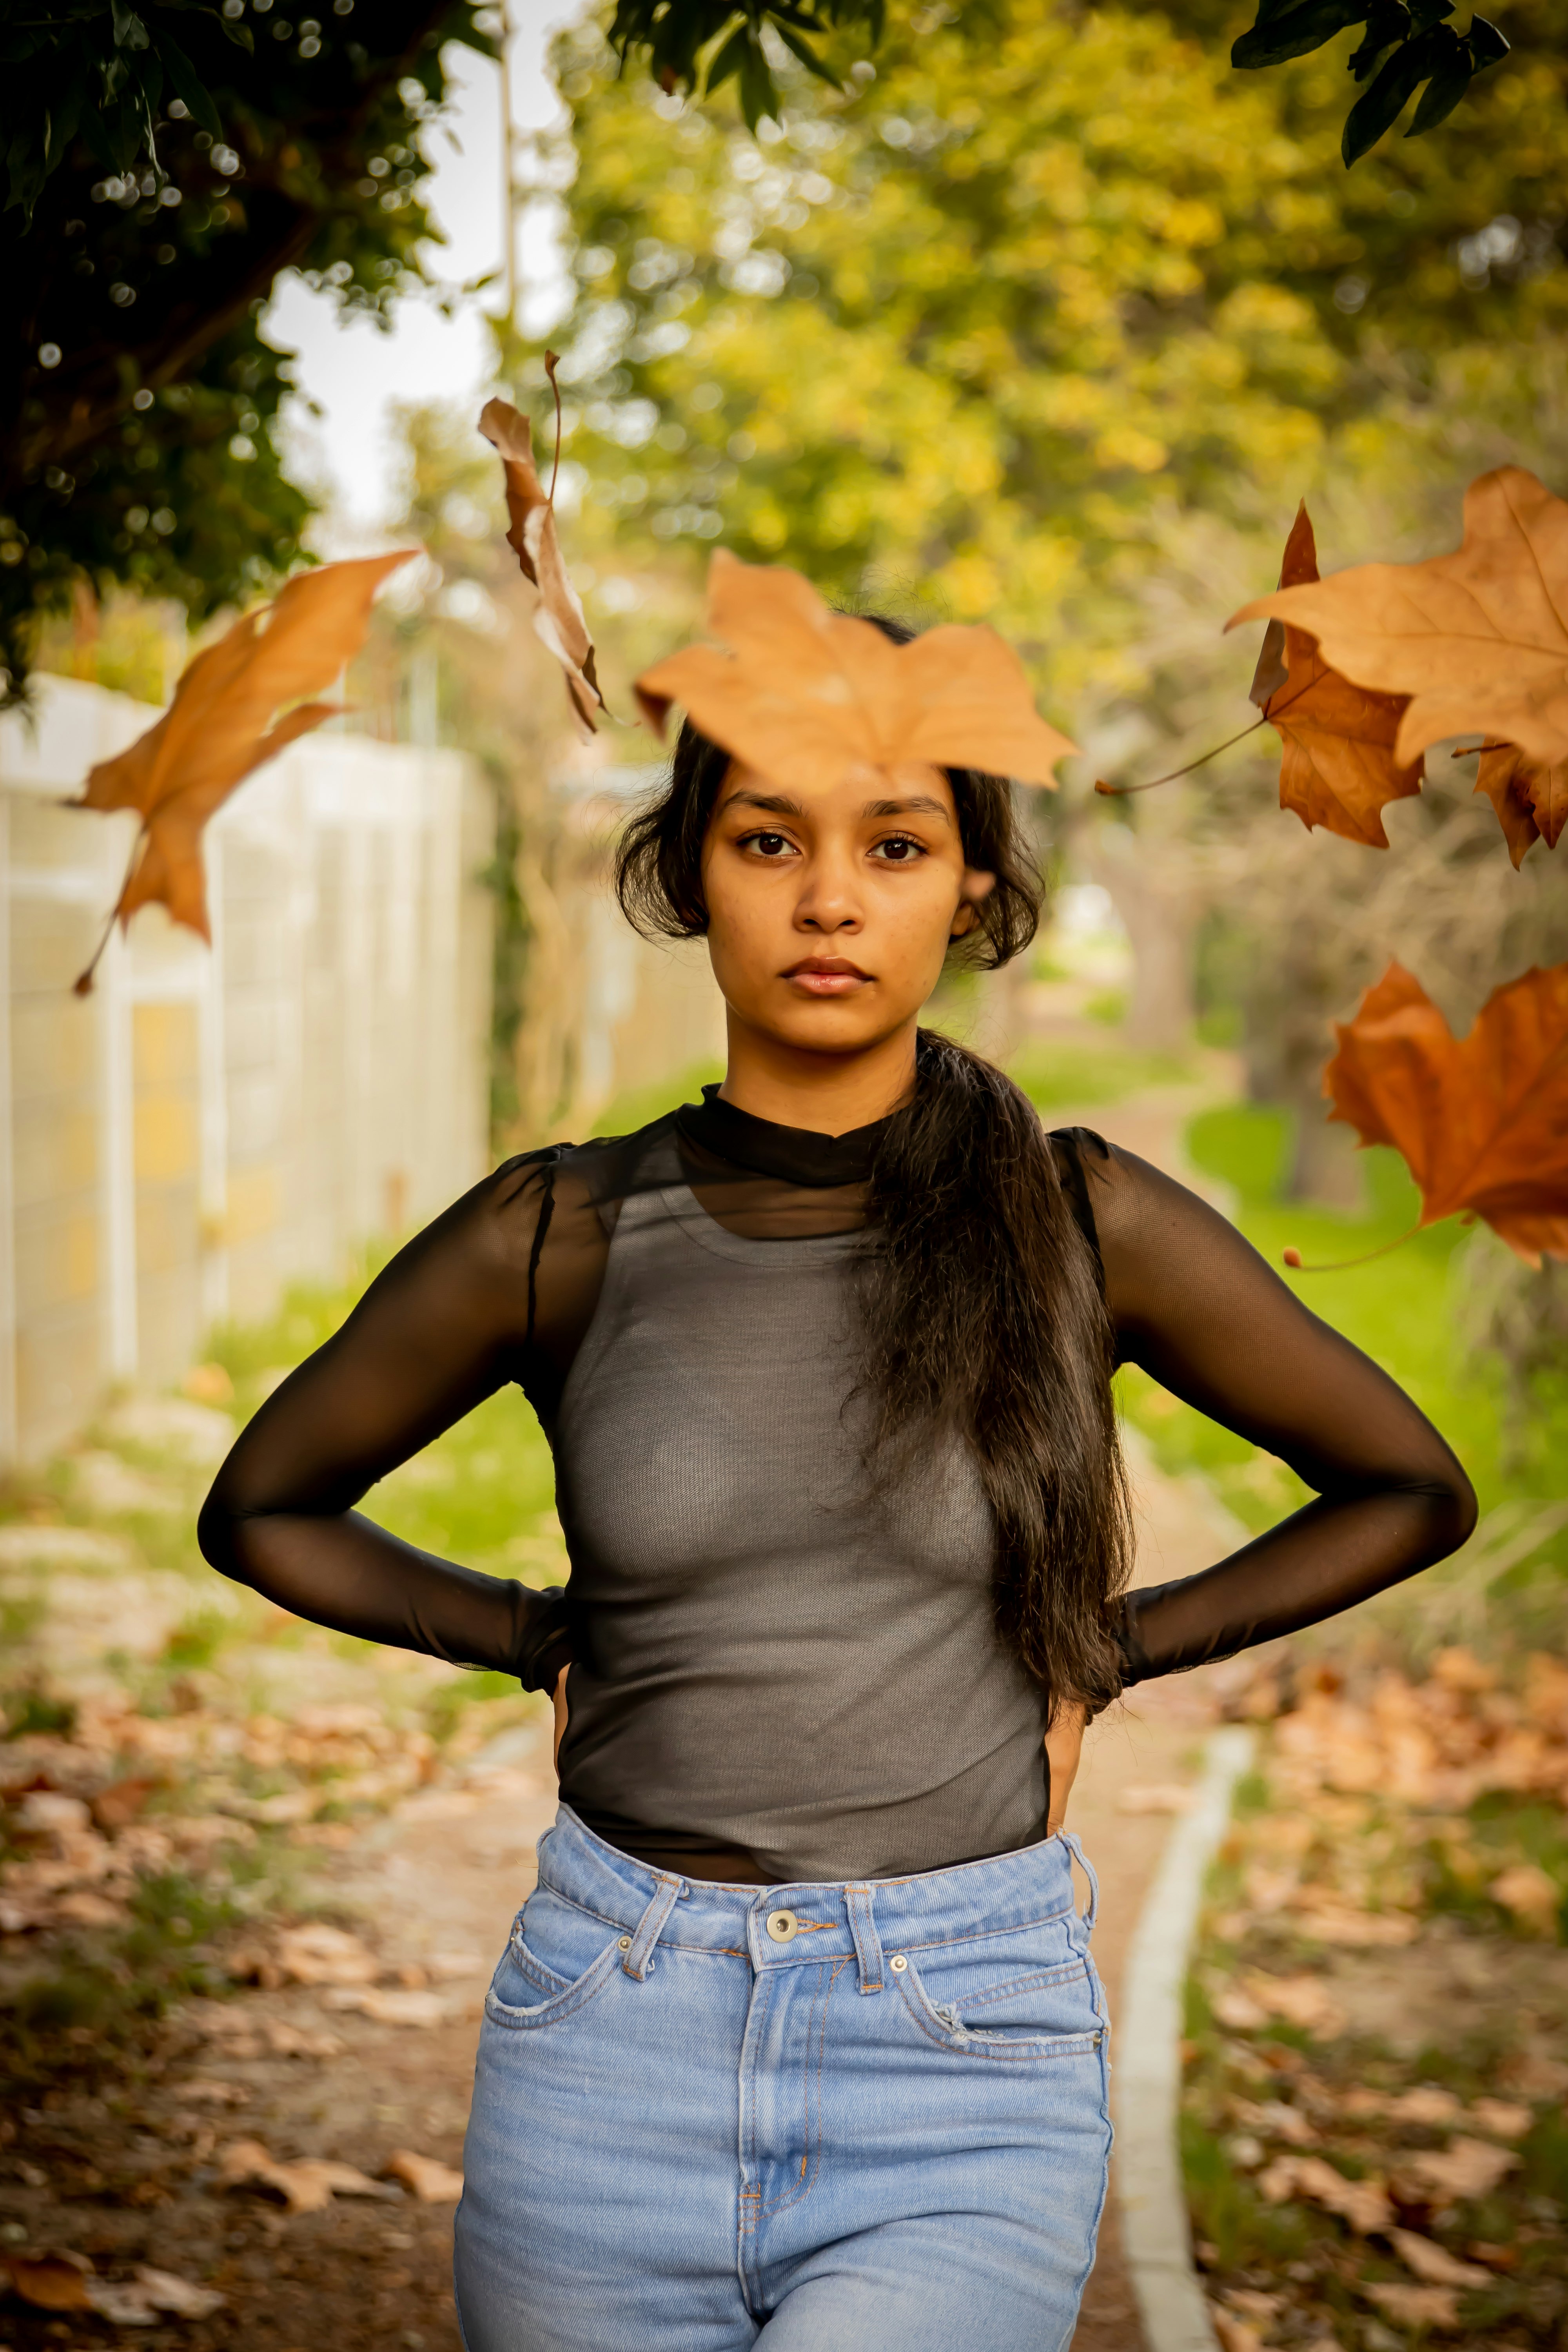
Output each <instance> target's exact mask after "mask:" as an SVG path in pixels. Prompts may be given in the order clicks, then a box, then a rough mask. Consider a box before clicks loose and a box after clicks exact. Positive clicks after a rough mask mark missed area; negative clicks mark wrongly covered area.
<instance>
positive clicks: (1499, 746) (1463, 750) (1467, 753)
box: [1448, 743, 1514, 760]
mask: <svg viewBox="0 0 1568 2352" xmlns="http://www.w3.org/2000/svg"><path fill="white" fill-rule="evenodd" d="M1513 749H1514V746H1513V745H1512V744H1511V743H1465V744H1461V746H1460V748H1459V749H1458V751H1450V752H1449V754H1448V757H1449V759H1450V760H1475V759H1479V756H1480V754H1481V753H1482V752H1483V751H1512V750H1513Z"/></svg>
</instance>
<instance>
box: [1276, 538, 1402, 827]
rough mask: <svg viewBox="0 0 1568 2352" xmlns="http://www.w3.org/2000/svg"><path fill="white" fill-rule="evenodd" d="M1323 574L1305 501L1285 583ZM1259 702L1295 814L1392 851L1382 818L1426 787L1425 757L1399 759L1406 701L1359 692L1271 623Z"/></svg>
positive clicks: (1286, 804) (1289, 630) (1283, 798)
mask: <svg viewBox="0 0 1568 2352" xmlns="http://www.w3.org/2000/svg"><path fill="white" fill-rule="evenodd" d="M1319 576H1320V575H1319V572H1318V550H1317V544H1316V542H1315V541H1314V539H1313V537H1312V522H1311V518H1310V515H1309V514H1308V512H1307V509H1306V504H1305V501H1303V503H1302V504H1301V505H1300V507H1298V509H1296V520H1295V521H1294V523H1293V524H1292V525H1291V527H1290V536H1289V539H1288V540H1287V541H1286V542H1285V557H1284V561H1283V562H1282V563H1281V565H1280V567H1279V585H1280V587H1281V588H1295V587H1299V586H1300V585H1301V584H1302V583H1305V582H1308V581H1315V580H1317V579H1318V578H1319ZM1251 698H1252V700H1253V701H1254V702H1255V703H1256V704H1257V705H1258V709H1260V710H1261V711H1262V713H1263V716H1264V717H1265V719H1268V723H1269V725H1270V726H1271V727H1272V728H1273V729H1274V730H1276V732H1277V733H1278V735H1279V740H1280V742H1281V744H1282V745H1283V746H1284V756H1283V758H1282V759H1281V761H1280V762H1279V805H1280V807H1281V808H1285V809H1293V810H1294V811H1295V813H1296V814H1297V815H1298V816H1299V817H1300V820H1301V822H1302V824H1304V825H1305V826H1306V827H1307V830H1308V831H1309V833H1310V831H1311V829H1312V827H1313V826H1314V825H1316V824H1321V825H1322V826H1323V827H1324V829H1325V830H1326V831H1327V832H1329V833H1337V834H1340V835H1342V837H1343V838H1344V839H1345V840H1346V841H1360V842H1364V843H1365V844H1366V845H1367V846H1368V847H1369V848H1372V849H1386V848H1387V847H1388V835H1386V834H1385V833H1384V829H1383V817H1382V814H1381V812H1382V811H1383V809H1384V807H1385V806H1386V805H1387V803H1389V802H1390V801H1396V800H1405V799H1407V798H1408V797H1409V795H1410V794H1411V793H1418V792H1419V791H1420V789H1421V767H1422V763H1421V761H1419V760H1418V759H1417V760H1415V761H1411V762H1409V763H1407V764H1404V765H1402V764H1401V762H1400V761H1397V760H1396V759H1395V758H1394V737H1395V736H1396V735H1397V733H1398V731H1399V722H1400V720H1401V719H1403V717H1404V716H1405V702H1406V698H1405V696H1404V695H1400V694H1373V693H1370V692H1369V691H1368V690H1367V688H1365V687H1361V686H1352V684H1351V681H1350V679H1349V678H1347V677H1342V676H1341V674H1340V672H1339V671H1338V670H1336V669H1331V667H1330V666H1329V664H1328V663H1327V662H1326V661H1325V660H1324V658H1323V656H1322V654H1321V651H1320V650H1319V648H1318V646H1316V645H1315V644H1314V643H1313V641H1312V639H1311V637H1310V635H1308V634H1307V632H1306V631H1305V630H1304V629H1299V628H1294V627H1292V626H1291V625H1290V624H1289V622H1287V621H1279V620H1271V621H1270V622H1269V624H1268V629H1267V630H1266V632H1265V633H1264V638H1263V649H1262V651H1261V653H1260V654H1259V655H1258V670H1257V674H1256V676H1255V677H1254V678H1253V681H1252V694H1251Z"/></svg>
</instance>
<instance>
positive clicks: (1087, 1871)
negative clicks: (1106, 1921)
mask: <svg viewBox="0 0 1568 2352" xmlns="http://www.w3.org/2000/svg"><path fill="white" fill-rule="evenodd" d="M1061 1837H1062V1843H1064V1844H1065V1845H1066V1847H1067V1849H1068V1853H1070V1854H1071V1855H1072V1858H1073V1860H1074V1861H1075V1862H1076V1863H1077V1864H1078V1866H1079V1869H1080V1870H1081V1871H1082V1873H1083V1874H1084V1876H1085V1877H1086V1878H1087V1879H1088V1881H1089V1909H1088V1910H1087V1911H1086V1912H1084V1914H1083V1924H1084V1926H1085V1927H1087V1928H1088V1929H1089V1931H1090V1933H1091V1934H1092V1932H1093V1929H1094V1923H1095V1920H1096V1919H1097V1918H1098V1916H1100V1881H1099V1879H1098V1878H1097V1877H1096V1876H1095V1874H1094V1864H1092V1863H1091V1862H1090V1860H1089V1856H1088V1854H1087V1853H1085V1852H1084V1850H1083V1847H1082V1845H1081V1843H1079V1838H1078V1835H1077V1833H1076V1832H1074V1831H1072V1830H1063V1831H1062V1832H1061Z"/></svg>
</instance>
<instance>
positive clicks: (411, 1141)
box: [0, 677, 490, 1461]
mask: <svg viewBox="0 0 1568 2352" xmlns="http://www.w3.org/2000/svg"><path fill="white" fill-rule="evenodd" d="M155 716H156V714H155V712H153V711H152V710H150V709H146V708H145V707H143V706H142V705H139V704H137V703H134V702H132V701H131V700H130V699H129V698H126V697H124V696H122V695H117V694H111V693H110V692H108V691H106V690H105V689H103V688H99V687H94V686H89V685H85V684H82V683H79V682H78V681H75V680H71V679H65V678H56V677H44V678H41V679H40V680H39V681H38V705H37V718H36V721H35V722H34V723H33V724H31V725H29V723H28V722H26V721H25V720H24V719H21V718H19V717H11V718H7V719H4V720H0V974H3V976H4V979H5V994H6V1001H7V1003H8V1008H9V1019H8V1021H5V1022H4V1023H0V1460H18V1459H20V1460H24V1461H26V1460H31V1459H37V1457H38V1456H40V1455H41V1454H45V1453H47V1451H48V1450H49V1449H50V1448H51V1447H52V1446H54V1445H57V1444H60V1443H61V1442H62V1441H64V1440H66V1439H68V1437H69V1436H71V1435H72V1434H73V1433H75V1432H76V1431H77V1430H78V1429H79V1428H80V1427H81V1425H82V1424H83V1423H84V1422H85V1421H87V1420H88V1419H89V1417H90V1415H91V1413H92V1412H93V1410H94V1408H95V1406H96V1404H97V1403H98V1402H99V1400H100V1397H101V1396H102V1395H103V1393H104V1391H105V1390H106V1388H108V1387H109V1386H110V1385H111V1384H113V1383H115V1382H122V1381H145V1382H148V1383H153V1384H155V1383H157V1382H160V1381H170V1380H173V1379H175V1378H177V1377H178V1375H179V1373H180V1371H181V1370H182V1369H183V1368H184V1365H185V1364H187V1363H188V1362H189V1361H190V1360H191V1359H192V1356H193V1354H194V1353H195V1350H196V1349H198V1348H199V1346H200V1343H201V1339H202V1334H203V1332H204V1331H205V1329H206V1328H208V1327H209V1326H210V1325H211V1324H212V1323H213V1322H215V1321H216V1320H219V1319H221V1318H225V1317H227V1316H230V1315H232V1316H236V1317H254V1316H258V1315H262V1314H265V1313H266V1312H267V1311H268V1309H269V1308H270V1307H272V1306H273V1304H274V1303H275V1302H276V1300H277V1298H278V1297H279V1292H280V1290H281V1288H282V1286H284V1284H285V1283H287V1282H288V1281H289V1279H290V1278H292V1277H295V1276H305V1275H310V1276H322V1277H327V1278H330V1277H331V1276H334V1275H336V1274H338V1273H339V1272H340V1271H341V1270H342V1267H343V1265H344V1263H345V1260H346V1258H347V1256H348V1255H349V1253H350V1251H351V1250H352V1248H353V1246H354V1245H355V1244H357V1243H360V1242H362V1241H363V1240H364V1239H366V1238H367V1237H368V1236H370V1235H371V1234H377V1233H384V1232H389V1231H397V1230H399V1229H402V1228H405V1227H407V1226H409V1225H411V1224H414V1223H417V1222H419V1221H421V1220H422V1219H423V1218H425V1217H426V1216H428V1215H429V1214H431V1213H433V1212H434V1211H435V1210H436V1209H437V1208H439V1207H440V1206H442V1205H443V1203H444V1202H447V1201H448V1200H450V1199H451V1198H452V1197H453V1196H454V1194H456V1193H457V1192H459V1191H461V1190H462V1188H463V1187H464V1186H465V1185H467V1184H468V1183H470V1182H472V1181H473V1180H474V1179H475V1177H476V1176H477V1175H478V1174H479V1173H480V1171H482V1169H483V1168H484V1167H485V1166H486V1165H488V1160H489V1155H488V1149H487V1141H486V1111H487V1099H486V1090H487V1075H486V1073H487V1062H486V1055H487V1049H488V1037H489V971H490V930H489V906H490V901H489V894H488V893H487V892H486V890H485V889H484V888H483V887H482V886H481V885H480V884H479V882H478V881H477V880H476V878H475V877H476V876H477V875H478V873H479V870H480V868H481V867H482V866H483V865H484V864H485V862H486V859H487V857H488V856H489V849H490V843H489V800H488V795H487V794H486V793H485V792H484V790H483V789H482V787H481V786H480V784H479V781H478V779H477V778H476V776H475V775H474V772H473V771H472V770H471V768H470V766H469V764H468V761H466V760H465V759H464V758H463V757H462V756H461V755H460V754H458V753H457V752H452V751H430V750H421V749H415V748H412V747H405V746H395V745H388V744H381V743H373V742H368V741H365V740H361V739H357V738H355V737H353V736H352V735H346V734H332V735H317V736H313V737H310V738H308V739H307V740H304V741H302V742H300V743H299V744H296V745H295V746H293V747H292V748H291V749H290V750H289V751H287V752H286V753H284V755H283V756H282V757H281V758H280V759H279V760H277V761H273V762H272V764H271V765H270V766H269V767H268V768H267V769H265V770H263V771H262V772H259V773H258V775H256V776H254V777H252V778H251V779H250V780H249V781H248V782H246V783H245V784H244V785H242V786H241V788H240V790H239V792H238V793H237V794H236V795H235V797H234V798H233V799H232V800H231V801H230V802H229V803H228V805H227V807H226V809H224V810H223V811H222V812H221V813H220V814H219V816H218V817H217V818H216V821H215V823H214V824H213V825H212V826H211V828H210V829H209V832H208V836H207V838H208V852H207V871H208V891H209V899H210V905H211V910H212V919H213V946H212V949H211V951H210V952H209V950H207V949H206V948H205V947H204V946H203V944H202V942H201V941H200V940H197V939H196V938H195V936H194V935H193V934H192V933H190V932H187V931H184V930H180V929H176V928H175V927H174V925H172V924H171V923H169V922H168V921H167V920H166V919H165V918H164V917H163V913H162V910H161V909H159V908H151V909H148V910H146V911H144V912H143V913H142V914H140V915H138V916H137V917H136V919H135V920H134V922H133V924H132V929H131V934H130V938H129V940H121V938H120V937H119V936H118V935H117V936H116V937H115V939H114V940H111V942H110V946H109V948H108V950H106V952H105V954H104V957H103V960H102V961H101V963H100V966H99V977H98V984H97V986H96V988H95V990H94V992H93V993H92V994H91V995H90V996H88V997H85V998H82V997H77V996H74V995H73V994H72V993H71V982H72V981H73V980H74V979H75V977H76V974H77V973H78V972H79V971H80V970H81V968H82V967H83V965H84V964H85V963H86V962H87V961H88V959H89V956H90V954H91V952H92V950H93V948H94V946H95V945H96V943H97V940H98V937H99V934H100V930H101V928H102V925H103V921H104V918H105V915H106V913H107V910H108V909H109V908H110V906H112V904H113V902H114V898H115V896H116V893H117V891H118V889H119V886H120V880H121V875H122V873H123V871H124V865H125V859H126V856H127V854H128V852H129V849H130V845H131V842H132V838H133V835H134V820H133V819H132V817H130V816H129V815H118V814H117V815H113V816H107V817H106V816H102V815H99V814H95V813H92V812H88V811H82V810H76V809H68V808H62V807H61V806H59V805H58V803H59V802H60V801H61V800H62V799H63V798H65V797H67V796H68V795H70V794H72V793H76V792H78V791H79V789H80V786H81V782H82V780H83V778H84V777H85V775H86V773H87V771H88V769H89V767H90V766H91V765H92V763H93V762H94V761H96V760H100V759H104V758H106V757H109V756H110V754H112V753H113V752H115V751H119V750H121V749H122V748H123V747H124V745H125V744H127V743H129V742H130V741H132V740H133V739H134V738H135V737H136V736H137V735H138V734H140V733H141V732H142V729H143V728H144V727H146V726H147V725H149V724H150V723H151V721H152V719H153V718H154V717H155Z"/></svg>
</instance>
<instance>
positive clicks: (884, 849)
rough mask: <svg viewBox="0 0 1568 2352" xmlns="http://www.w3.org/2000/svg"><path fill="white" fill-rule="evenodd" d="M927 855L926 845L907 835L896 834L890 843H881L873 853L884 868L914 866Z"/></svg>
mask: <svg viewBox="0 0 1568 2352" xmlns="http://www.w3.org/2000/svg"><path fill="white" fill-rule="evenodd" d="M925 854H926V853H925V844H924V843H923V842H920V841H913V840H911V839H910V835H908V834H907V833H899V834H895V835H893V837H892V839H891V840H890V841H879V843H878V844H877V846H876V848H875V849H874V850H873V851H872V853H871V855H872V856H873V857H877V858H879V859H880V860H881V862H882V864H883V865H884V866H912V865H913V864H914V862H915V860H916V858H917V857H923V856H925Z"/></svg>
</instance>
